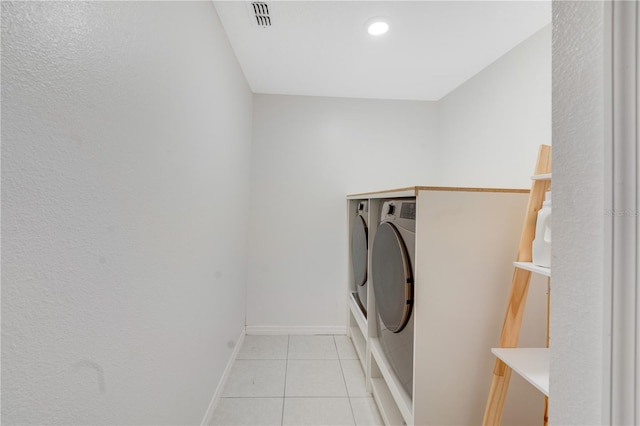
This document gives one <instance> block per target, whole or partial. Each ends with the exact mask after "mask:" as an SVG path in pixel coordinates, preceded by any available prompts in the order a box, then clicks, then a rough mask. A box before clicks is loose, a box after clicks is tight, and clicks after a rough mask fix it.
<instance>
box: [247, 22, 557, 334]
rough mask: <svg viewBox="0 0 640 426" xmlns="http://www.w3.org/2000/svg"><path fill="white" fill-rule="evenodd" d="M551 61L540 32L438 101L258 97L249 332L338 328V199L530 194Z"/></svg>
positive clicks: (341, 245) (545, 35)
mask: <svg viewBox="0 0 640 426" xmlns="http://www.w3.org/2000/svg"><path fill="white" fill-rule="evenodd" d="M550 62H551V29H550V27H545V28H544V29H543V30H541V31H540V32H538V33H536V34H535V35H534V36H532V37H531V38H530V39H528V40H526V41H525V42H523V43H522V44H520V45H519V46H517V47H516V48H514V49H513V50H512V51H510V52H509V53H507V54H506V55H505V56H504V57H502V58H500V59H498V60H497V61H496V62H495V63H493V64H492V65H490V66H489V67H488V68H486V69H485V70H483V71H481V72H480V73H479V74H478V75H476V76H475V77H473V78H472V79H471V80H469V81H468V82H466V83H465V84H464V85H463V86H461V87H460V88H458V89H456V91H454V92H452V93H451V94H450V95H448V96H447V97H445V98H444V99H442V100H440V101H439V102H406V101H376V100H358V99H335V98H317V97H298V96H274V95H255V97H254V136H253V157H252V158H253V159H252V164H253V168H252V177H251V182H252V184H251V185H252V186H251V190H252V202H253V204H252V209H251V210H252V211H251V221H250V232H251V237H250V238H251V247H250V261H249V283H248V287H247V325H248V326H250V327H255V326H280V327H294V326H309V327H323V326H330V327H337V326H343V325H344V324H345V312H346V300H345V298H344V293H345V286H346V283H345V280H346V276H347V258H348V256H347V240H348V230H347V229H346V218H345V208H346V202H345V195H346V194H350V193H358V192H365V191H375V190H381V189H390V188H397V187H403V186H413V185H443V186H494V187H522V188H530V187H531V180H530V176H531V174H532V171H533V167H534V165H535V159H536V156H537V151H538V147H539V145H540V144H542V143H545V144H550V143H551V122H550V120H551V65H550ZM514 256H515V253H514ZM327 265H330V267H327Z"/></svg>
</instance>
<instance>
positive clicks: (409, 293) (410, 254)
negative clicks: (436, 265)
mask: <svg viewBox="0 0 640 426" xmlns="http://www.w3.org/2000/svg"><path fill="white" fill-rule="evenodd" d="M415 241H416V201H415V199H398V200H388V201H385V202H384V204H383V205H382V213H381V217H380V225H379V226H378V229H377V231H376V235H375V239H374V242H373V248H372V258H371V259H372V260H371V275H372V276H371V281H372V285H373V290H374V293H375V296H376V310H377V313H378V318H377V324H378V337H379V339H380V344H381V346H382V350H383V351H384V354H385V355H386V357H387V360H388V361H389V364H390V365H391V367H392V368H393V371H394V372H395V374H396V376H397V378H398V380H399V382H400V384H401V385H402V387H403V388H404V390H405V391H406V392H407V393H408V394H409V396H411V395H412V394H413V317H414V315H413V294H414V292H413V283H414V280H413V265H414V261H415Z"/></svg>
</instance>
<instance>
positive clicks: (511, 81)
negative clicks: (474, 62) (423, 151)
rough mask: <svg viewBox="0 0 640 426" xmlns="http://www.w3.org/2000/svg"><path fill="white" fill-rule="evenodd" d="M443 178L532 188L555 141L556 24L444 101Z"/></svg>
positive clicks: (470, 183)
mask: <svg viewBox="0 0 640 426" xmlns="http://www.w3.org/2000/svg"><path fill="white" fill-rule="evenodd" d="M438 110H439V126H440V133H439V135H440V137H439V142H438V151H437V152H436V154H437V156H438V158H439V159H440V161H439V163H438V164H439V165H440V168H439V169H438V178H439V179H440V180H441V181H442V182H443V183H445V184H446V185H458V186H489V187H516V188H530V187H531V181H530V180H529V177H530V175H531V172H532V171H533V166H534V164H535V158H536V156H537V155H538V147H539V146H540V144H547V145H549V144H551V25H548V26H546V27H544V28H543V29H541V30H540V31H538V32H537V33H535V34H534V35H532V36H531V37H529V38H528V39H527V40H525V41H524V42H522V43H521V44H519V45H518V46H516V47H515V48H513V49H512V50H511V51H509V52H508V53H506V54H505V55H504V56H502V57H501V58H499V59H498V60H496V61H495V62H494V63H493V64H491V65H489V66H488V67H487V68H485V69H484V70H482V71H481V72H480V73H478V74H476V75H475V76H474V77H472V78H471V79H469V80H468V81H467V82H466V83H464V84H463V85H461V86H460V87H458V88H457V89H456V90H454V91H453V92H451V93H449V94H448V95H447V96H445V97H444V98H442V99H441V100H440V101H439V102H438Z"/></svg>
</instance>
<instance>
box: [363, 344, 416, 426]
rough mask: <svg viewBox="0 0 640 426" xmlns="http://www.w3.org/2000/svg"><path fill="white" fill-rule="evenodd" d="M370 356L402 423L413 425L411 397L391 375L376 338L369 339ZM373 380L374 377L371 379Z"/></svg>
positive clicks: (389, 366)
mask: <svg viewBox="0 0 640 426" xmlns="http://www.w3.org/2000/svg"><path fill="white" fill-rule="evenodd" d="M370 344H371V355H372V357H373V358H374V361H375V363H376V364H377V365H378V368H379V369H380V373H382V377H384V381H385V383H386V385H387V388H388V389H389V392H390V394H391V396H392V397H393V400H394V401H395V403H396V406H397V407H398V409H399V410H400V413H401V414H402V417H403V418H404V421H405V423H406V424H408V425H412V424H413V402H412V401H411V397H410V396H409V395H408V394H407V393H406V392H405V391H404V389H403V388H402V386H401V385H400V383H399V382H398V379H397V378H396V375H395V374H394V373H393V370H392V368H391V365H390V364H389V362H388V361H387V358H386V357H385V355H384V352H383V351H382V347H381V346H380V341H379V340H378V339H377V338H372V339H371V343H370ZM371 379H372V380H373V379H375V378H374V377H372V378H371Z"/></svg>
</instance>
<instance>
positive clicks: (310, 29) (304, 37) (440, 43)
mask: <svg viewBox="0 0 640 426" xmlns="http://www.w3.org/2000/svg"><path fill="white" fill-rule="evenodd" d="M266 3H267V5H268V7H269V15H270V19H271V26H270V27H260V26H258V25H257V24H256V19H255V15H254V12H253V8H252V7H251V5H250V2H244V1H214V4H215V7H216V10H217V11H218V15H219V16H220V20H221V22H222V25H223V26H224V28H225V31H226V33H227V35H228V37H229V40H230V42H231V46H232V47H233V50H234V51H235V54H236V56H237V58H238V61H239V62H240V66H241V67H242V70H243V71H244V74H245V76H246V78H247V80H248V82H249V85H250V86H251V89H252V90H253V92H254V93H268V94H287V95H310V96H333V97H355V98H377V99H405V100H438V99H440V98H442V97H443V96H445V95H446V94H447V93H449V92H451V91H452V90H453V89H455V88H456V87H458V86H459V85H461V84H462V83H464V82H465V81H466V80H468V79H469V78H470V77H472V76H473V75H475V74H477V73H478V72H479V71H480V70H482V69H483V68H485V67H486V66H488V65H489V64H491V63H492V62H493V61H495V60H496V59H498V58H499V57H500V56H502V55H503V54H505V53H506V52H507V51H509V50H510V49H512V48H513V47H515V46H516V45H517V44H519V43H520V42H522V41H524V40H525V39H526V38H528V37H529V36H531V35H532V34H533V33H535V32H536V31H538V30H539V29H541V28H542V27H544V26H545V25H546V24H548V23H550V22H551V3H550V2H549V1H273V0H272V1H268V0H267V1H266ZM376 16H384V17H386V18H387V19H388V22H389V24H390V30H389V32H388V33H387V34H386V35H384V36H379V37H374V36H370V35H369V34H368V33H367V32H366V28H365V23H366V22H367V21H368V20H370V19H371V18H372V17H376Z"/></svg>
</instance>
